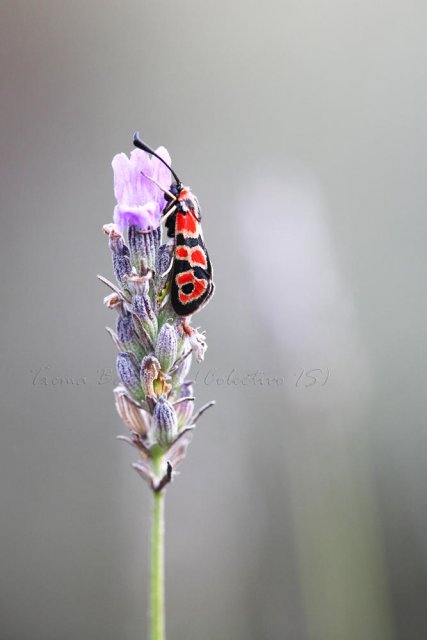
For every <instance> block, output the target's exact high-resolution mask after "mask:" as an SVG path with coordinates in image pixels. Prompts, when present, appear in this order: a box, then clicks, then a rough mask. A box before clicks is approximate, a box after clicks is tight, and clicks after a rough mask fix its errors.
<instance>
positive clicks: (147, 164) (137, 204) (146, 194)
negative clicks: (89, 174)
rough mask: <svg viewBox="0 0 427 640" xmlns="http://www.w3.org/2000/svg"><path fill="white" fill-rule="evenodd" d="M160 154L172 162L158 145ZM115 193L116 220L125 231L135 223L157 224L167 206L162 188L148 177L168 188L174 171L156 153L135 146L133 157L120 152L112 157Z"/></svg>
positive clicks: (137, 224) (147, 225)
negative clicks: (146, 151)
mask: <svg viewBox="0 0 427 640" xmlns="http://www.w3.org/2000/svg"><path fill="white" fill-rule="evenodd" d="M157 152H158V153H159V155H160V156H161V157H162V158H163V159H164V160H165V162H167V163H168V164H169V163H170V156H169V153H168V152H167V150H166V149H165V148H164V147H159V148H158V149H157ZM112 167H113V171H114V194H115V196H116V200H117V206H116V207H115V209H114V222H115V223H116V224H117V226H118V228H119V231H120V232H121V233H123V232H124V231H125V229H126V227H128V226H130V225H136V226H138V227H139V228H141V229H148V228H149V227H157V226H158V225H159V221H160V216H161V214H162V211H163V209H164V208H165V206H166V201H165V199H164V194H163V192H162V190H161V189H160V188H159V187H158V186H157V185H156V184H154V182H152V181H151V180H150V179H149V178H153V179H154V180H156V182H158V183H159V184H160V185H161V186H162V187H163V188H164V189H169V188H170V184H171V173H170V171H169V169H168V168H167V167H165V166H164V165H163V163H162V162H161V161H160V160H159V159H158V158H156V157H155V156H153V157H150V156H149V154H148V153H145V151H142V150H141V149H134V150H133V151H132V152H131V154H130V158H128V157H127V156H126V154H124V153H118V154H117V155H116V156H114V158H113V162H112Z"/></svg>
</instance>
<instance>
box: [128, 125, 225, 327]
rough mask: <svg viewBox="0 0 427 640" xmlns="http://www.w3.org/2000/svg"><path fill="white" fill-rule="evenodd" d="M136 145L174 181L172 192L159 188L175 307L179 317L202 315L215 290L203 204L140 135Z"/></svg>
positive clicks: (172, 297)
mask: <svg viewBox="0 0 427 640" xmlns="http://www.w3.org/2000/svg"><path fill="white" fill-rule="evenodd" d="M133 143H134V145H135V147H138V149H141V150H142V151H146V152H147V153H149V154H151V155H153V156H155V157H156V158H158V159H159V160H160V161H161V162H163V164H164V165H165V166H166V167H167V168H168V169H169V170H170V172H171V174H172V176H173V178H174V182H173V183H172V185H171V187H170V189H169V191H167V190H165V189H163V187H161V185H158V186H159V188H160V189H162V190H163V191H164V193H165V199H166V202H167V205H166V208H165V209H164V211H163V214H162V218H161V221H162V222H164V223H165V226H166V229H167V234H168V236H169V237H170V238H173V239H174V251H173V264H172V268H171V277H170V278H171V279H170V282H171V293H170V300H171V304H172V307H173V309H174V311H175V313H176V314H177V315H179V316H183V317H186V316H189V315H192V314H193V313H196V312H197V311H200V309H201V308H202V307H203V306H204V305H205V304H207V302H208V301H209V299H210V298H211V297H212V295H213V292H214V290H215V285H214V282H213V279H212V277H213V272H212V265H211V261H210V259H209V255H208V252H207V249H206V245H205V242H204V239H203V231H202V224H201V220H202V214H201V211H200V206H199V202H198V200H197V198H196V196H195V195H194V193H193V192H192V191H191V189H190V187H185V186H184V185H183V184H182V182H181V180H180V179H179V178H178V176H177V174H176V173H175V171H173V169H172V168H171V167H170V166H169V165H168V164H167V163H166V162H165V161H164V160H163V158H161V157H160V156H159V155H158V154H157V153H156V152H155V151H154V150H153V149H151V147H149V146H148V145H147V144H145V142H142V140H140V138H139V136H138V134H137V133H136V134H135V136H134V139H133Z"/></svg>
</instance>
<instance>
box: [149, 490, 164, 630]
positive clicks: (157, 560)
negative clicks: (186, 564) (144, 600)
mask: <svg viewBox="0 0 427 640" xmlns="http://www.w3.org/2000/svg"><path fill="white" fill-rule="evenodd" d="M164 514H165V496H164V492H163V491H159V492H158V493H155V492H153V506H152V511H151V518H152V520H151V585H150V591H151V594H150V624H151V635H150V639H151V640H165V558H164V553H165V552H164V533H165V520H164Z"/></svg>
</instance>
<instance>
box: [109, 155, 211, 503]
mask: <svg viewBox="0 0 427 640" xmlns="http://www.w3.org/2000/svg"><path fill="white" fill-rule="evenodd" d="M156 152H157V153H158V154H159V155H160V156H161V157H162V158H163V159H164V160H165V161H166V162H167V163H168V164H169V165H170V157H169V154H168V152H167V150H166V149H165V148H164V147H160V148H159V149H157V151H156ZM112 165H113V170H114V192H115V196H116V199H117V205H116V207H115V209H114V224H107V225H105V226H104V232H105V233H106V234H107V235H108V237H109V246H110V249H111V252H112V257H113V270H114V274H115V277H116V280H117V284H113V283H112V282H109V281H108V280H106V279H105V278H103V277H101V276H100V279H101V281H102V282H104V284H106V285H107V286H108V287H109V288H110V289H111V290H112V292H113V293H111V294H110V295H109V296H107V298H106V299H105V301H104V302H105V304H106V306H107V307H108V308H109V309H112V310H114V311H115V312H116V313H118V319H117V321H116V332H115V331H113V330H112V329H108V331H109V333H110V335H111V337H112V338H113V341H114V343H115V345H116V346H117V349H118V351H119V353H118V356H117V373H118V375H119V378H120V380H121V384H120V385H119V386H118V387H117V388H116V389H115V390H114V395H115V400H116V407H117V411H118V413H119V415H120V417H121V418H122V420H123V422H124V424H125V425H126V427H127V428H128V430H129V436H126V437H125V436H120V439H122V440H124V441H126V442H127V443H129V444H131V445H132V446H133V447H135V448H136V449H137V450H138V451H139V453H140V455H141V459H140V460H139V461H138V462H137V463H135V464H134V465H133V466H134V468H135V469H136V471H137V472H138V473H139V474H140V475H141V477H143V478H144V479H145V480H146V481H148V483H149V485H150V486H151V488H152V489H153V491H154V492H155V493H156V494H158V493H159V492H161V491H162V489H163V488H164V487H165V486H166V485H167V484H168V483H169V482H170V481H171V480H172V478H173V476H174V472H175V469H176V466H177V465H178V464H179V463H180V462H181V461H182V460H183V459H184V457H185V454H186V451H187V447H188V445H189V443H190V440H191V432H192V430H193V429H194V426H195V424H196V421H197V420H198V418H199V417H200V415H201V414H202V413H203V412H204V410H206V409H207V408H208V407H209V406H211V405H212V404H213V403H209V404H208V405H206V406H205V407H203V408H202V409H201V410H200V411H199V412H197V413H195V414H194V413H193V411H194V397H193V384H192V383H191V382H189V381H187V380H186V376H187V375H188V371H189V368H190V365H191V360H192V357H191V356H192V354H194V357H195V358H196V360H197V361H198V362H200V361H201V360H203V357H204V353H205V350H206V347H207V345H206V341H205V338H204V335H203V334H201V333H199V332H198V331H197V330H196V329H194V328H192V327H191V326H190V324H189V319H188V318H186V319H185V322H184V320H183V319H182V318H180V317H179V316H177V315H176V313H175V312H174V310H173V308H172V306H171V304H170V301H169V292H170V283H169V277H170V273H171V272H170V271H169V272H168V266H169V265H170V261H171V260H172V259H173V242H171V241H169V242H168V243H166V244H162V242H161V228H160V225H161V220H160V219H161V215H162V212H163V210H164V208H165V206H166V204H167V203H166V200H165V198H164V194H163V192H162V189H161V188H160V187H162V188H163V189H167V190H169V189H170V187H171V173H170V171H169V169H168V168H167V167H165V166H164V165H163V164H162V162H160V160H158V159H157V158H155V157H154V156H153V157H150V155H149V154H148V153H145V152H144V151H141V150H140V149H136V150H134V151H132V153H131V154H130V158H128V157H127V156H126V155H125V154H124V153H119V154H118V155H116V156H115V157H114V159H113V163H112ZM150 178H151V179H152V180H150ZM153 180H154V181H155V182H153ZM155 183H157V184H155ZM159 185H160V186H159Z"/></svg>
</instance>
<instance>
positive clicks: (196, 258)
mask: <svg viewBox="0 0 427 640" xmlns="http://www.w3.org/2000/svg"><path fill="white" fill-rule="evenodd" d="M191 261H192V262H193V264H199V265H200V266H201V267H204V268H205V269H206V268H207V266H208V264H207V262H206V256H205V253H204V251H202V250H201V249H199V248H198V247H194V249H193V250H192V252H191Z"/></svg>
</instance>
